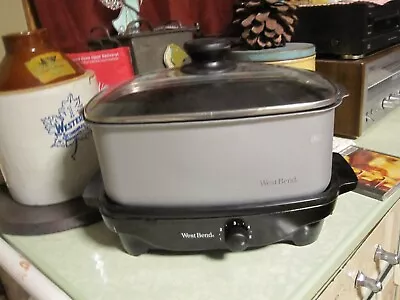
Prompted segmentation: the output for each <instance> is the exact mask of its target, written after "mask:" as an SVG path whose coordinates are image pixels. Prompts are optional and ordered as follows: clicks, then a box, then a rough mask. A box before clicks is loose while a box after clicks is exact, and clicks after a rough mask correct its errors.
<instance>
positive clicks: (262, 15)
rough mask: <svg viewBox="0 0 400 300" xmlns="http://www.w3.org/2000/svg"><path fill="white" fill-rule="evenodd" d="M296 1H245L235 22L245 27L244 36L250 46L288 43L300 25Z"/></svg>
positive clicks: (238, 6) (239, 5) (264, 46)
mask: <svg viewBox="0 0 400 300" xmlns="http://www.w3.org/2000/svg"><path fill="white" fill-rule="evenodd" d="M292 2H293V1H292V0H244V1H241V2H240V3H238V4H237V5H236V7H235V17H234V21H233V24H234V25H235V24H236V25H240V26H241V28H242V34H241V39H242V41H243V42H244V43H245V44H246V45H247V47H248V48H250V49H266V48H275V47H280V46H284V45H285V44H286V43H287V42H290V40H291V38H292V36H293V33H294V28H295V26H296V24H297V20H298V19H297V16H296V15H295V10H296V8H297V7H296V5H294V4H292Z"/></svg>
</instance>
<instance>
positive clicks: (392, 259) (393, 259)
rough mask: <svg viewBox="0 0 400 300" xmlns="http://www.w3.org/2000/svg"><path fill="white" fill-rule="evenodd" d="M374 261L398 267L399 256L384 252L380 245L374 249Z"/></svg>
mask: <svg viewBox="0 0 400 300" xmlns="http://www.w3.org/2000/svg"><path fill="white" fill-rule="evenodd" d="M374 259H375V261H379V260H383V261H386V262H387V263H389V264H390V265H392V266H394V265H398V264H399V263H400V257H399V254H396V253H391V252H388V251H385V250H384V249H383V248H382V246H381V245H378V247H376V251H375V255H374Z"/></svg>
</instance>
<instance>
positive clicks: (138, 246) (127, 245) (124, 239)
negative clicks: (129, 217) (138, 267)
mask: <svg viewBox="0 0 400 300" xmlns="http://www.w3.org/2000/svg"><path fill="white" fill-rule="evenodd" d="M119 237H120V239H121V243H122V246H123V247H124V250H125V251H126V252H127V253H128V254H130V255H133V256H140V255H142V254H145V253H147V252H148V251H149V246H148V245H147V244H146V243H144V242H142V241H141V240H138V239H136V238H135V237H133V236H131V235H128V234H119Z"/></svg>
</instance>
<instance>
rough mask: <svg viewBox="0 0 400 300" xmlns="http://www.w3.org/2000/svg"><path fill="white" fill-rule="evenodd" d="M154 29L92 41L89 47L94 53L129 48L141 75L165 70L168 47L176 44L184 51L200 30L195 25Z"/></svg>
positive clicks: (135, 70)
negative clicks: (188, 42)
mask: <svg viewBox="0 0 400 300" xmlns="http://www.w3.org/2000/svg"><path fill="white" fill-rule="evenodd" d="M149 27H150V28H149ZM152 29H153V27H152V26H151V25H150V26H148V28H146V30H141V31H140V32H132V33H130V34H124V35H115V36H112V37H106V38H102V39H90V40H89V42H88V46H89V49H90V50H92V51H93V50H102V49H110V48H115V47H119V46H127V47H129V48H130V52H131V58H132V65H133V69H134V72H135V74H136V75H139V74H140V75H141V74H146V73H149V72H154V71H157V70H160V69H164V68H165V66H164V62H163V57H164V52H165V50H166V49H167V46H168V45H169V44H171V43H174V44H176V45H178V46H180V47H181V48H182V49H183V45H184V43H185V42H186V41H189V40H191V39H193V37H194V35H195V33H196V31H197V30H198V29H197V28H196V27H195V26H193V25H192V26H191V27H182V28H176V29H168V30H163V29H159V30H152ZM92 32H93V30H92Z"/></svg>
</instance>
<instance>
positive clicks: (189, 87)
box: [84, 38, 342, 124]
mask: <svg viewBox="0 0 400 300" xmlns="http://www.w3.org/2000/svg"><path fill="white" fill-rule="evenodd" d="M185 50H186V51H187V53H188V54H189V56H190V58H191V62H190V63H188V64H185V65H184V66H183V67H181V68H180V69H166V70H163V71H161V72H158V73H154V74H149V75H144V76H140V77H138V78H136V79H134V80H132V81H129V82H126V83H123V84H121V85H119V86H117V87H115V88H111V89H106V90H104V91H102V92H100V93H99V94H98V95H96V96H95V97H94V98H93V99H92V100H91V101H90V102H89V103H88V104H87V105H86V107H85V110H84V115H85V119H86V120H87V121H88V122H95V123H111V124H120V123H127V124H140V123H164V122H185V121H201V120H221V119H232V118H244V117H256V116H267V115H274V114H287V113H294V112H301V111H308V110H314V109H319V108H325V107H328V106H331V105H337V104H338V102H339V103H340V101H341V100H342V99H341V97H339V90H338V89H337V87H336V86H335V85H333V84H332V83H331V82H330V81H328V80H326V79H325V78H323V77H322V76H321V75H319V74H317V73H315V72H312V71H307V70H300V69H295V68H288V67H279V66H276V65H266V64H261V63H235V62H234V61H232V60H230V59H229V57H230V56H229V53H230V44H229V42H228V41H226V40H224V39H212V38H203V39H195V40H192V41H189V42H187V43H186V44H185Z"/></svg>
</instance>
